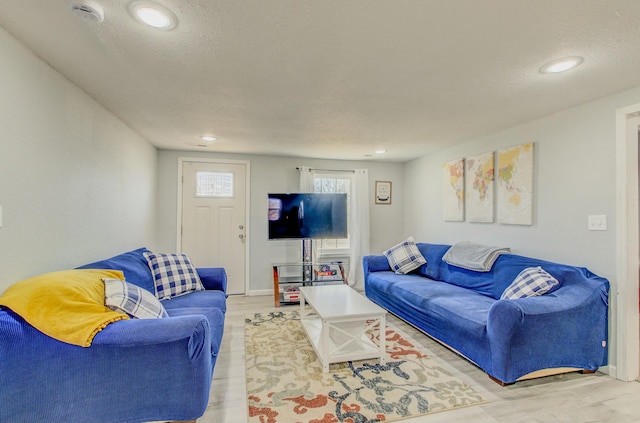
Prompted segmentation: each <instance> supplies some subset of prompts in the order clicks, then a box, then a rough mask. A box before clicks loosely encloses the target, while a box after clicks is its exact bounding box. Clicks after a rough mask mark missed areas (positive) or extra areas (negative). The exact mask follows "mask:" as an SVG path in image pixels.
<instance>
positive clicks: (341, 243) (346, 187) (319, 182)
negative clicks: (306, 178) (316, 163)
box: [313, 173, 351, 254]
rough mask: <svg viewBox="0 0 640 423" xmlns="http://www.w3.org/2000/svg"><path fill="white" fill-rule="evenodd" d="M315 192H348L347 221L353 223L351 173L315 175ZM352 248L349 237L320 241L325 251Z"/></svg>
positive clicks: (337, 251)
mask: <svg viewBox="0 0 640 423" xmlns="http://www.w3.org/2000/svg"><path fill="white" fill-rule="evenodd" d="M313 192H322V193H329V194H333V193H346V194H347V221H348V222H349V226H350V225H351V207H350V205H349V203H350V197H351V174H343V173H338V174H336V173H332V174H320V173H314V175H313ZM350 248H351V244H350V241H349V238H348V237H347V238H341V239H323V240H322V242H321V243H320V249H321V250H323V251H324V253H329V254H332V253H346V252H347V251H348V250H349V249H350Z"/></svg>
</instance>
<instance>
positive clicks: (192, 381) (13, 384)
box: [0, 311, 213, 423]
mask: <svg viewBox="0 0 640 423" xmlns="http://www.w3.org/2000/svg"><path fill="white" fill-rule="evenodd" d="M0 356H2V357H3V360H0V386H2V389H0V403H1V404H2V407H0V421H7V422H9V421H16V422H18V421H25V422H26V421H49V422H63V421H67V422H70V421H87V422H95V423H102V422H104V423H108V422H114V421H128V422H148V421H168V420H177V421H180V420H193V419H197V418H199V417H200V416H202V414H204V411H205V410H206V407H207V404H208V401H209V393H210V388H211V376H212V372H213V366H212V360H213V359H212V356H211V334H210V331H209V323H208V321H207V319H206V317H205V316H201V315H193V316H181V317H169V318H164V319H145V320H138V319H131V320H123V321H118V322H115V323H112V324H110V325H108V326H107V327H105V328H104V329H103V330H102V331H100V332H99V333H98V334H97V335H96V336H95V338H94V340H93V343H92V345H91V346H90V347H88V348H83V347H79V346H76V345H70V344H66V343H64V342H60V341H57V340H55V339H53V338H50V337H48V336H46V335H44V334H42V333H41V332H39V331H37V330H36V329H34V328H33V327H32V326H30V325H29V324H28V323H26V322H25V321H24V320H22V319H21V318H20V317H19V316H17V315H15V314H13V313H11V312H10V311H0ZM167 393H170V395H168V394H167ZM63 405H64V406H63Z"/></svg>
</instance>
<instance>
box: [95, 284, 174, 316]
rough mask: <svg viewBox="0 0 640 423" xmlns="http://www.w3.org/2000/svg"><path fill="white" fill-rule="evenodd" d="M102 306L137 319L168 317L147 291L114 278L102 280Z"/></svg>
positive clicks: (158, 302) (156, 300)
mask: <svg viewBox="0 0 640 423" xmlns="http://www.w3.org/2000/svg"><path fill="white" fill-rule="evenodd" d="M102 280H103V281H104V305H105V306H107V307H109V308H110V309H111V310H114V311H119V312H121V313H126V314H128V315H129V316H131V317H135V318H137V319H158V318H161V317H169V315H168V314H167V311H166V310H165V309H164V307H163V306H162V304H160V301H158V299H157V298H156V297H154V296H153V294H152V293H150V292H149V291H147V290H145V289H142V288H140V287H139V286H136V285H134V284H132V283H129V282H127V281H123V280H121V279H115V278H103V279H102Z"/></svg>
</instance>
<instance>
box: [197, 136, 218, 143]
mask: <svg viewBox="0 0 640 423" xmlns="http://www.w3.org/2000/svg"><path fill="white" fill-rule="evenodd" d="M200 139H201V140H202V141H208V142H213V141H215V140H217V138H216V137H214V136H213V135H203V136H201V137H200Z"/></svg>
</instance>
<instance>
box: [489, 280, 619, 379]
mask: <svg viewBox="0 0 640 423" xmlns="http://www.w3.org/2000/svg"><path fill="white" fill-rule="evenodd" d="M487 334H488V337H489V343H490V347H491V359H492V360H491V361H492V369H491V372H489V373H490V374H491V375H492V376H493V377H495V378H497V379H499V380H501V381H502V382H506V383H510V382H514V381H515V380H517V379H518V378H520V377H522V376H524V375H526V374H528V373H530V372H533V371H536V370H539V369H544V368H554V367H577V368H583V369H589V370H597V369H598V367H600V366H603V365H606V364H607V336H608V291H607V289H606V287H605V286H601V287H598V288H596V289H594V287H593V286H592V285H591V286H590V284H588V283H585V284H584V285H582V286H581V285H578V284H574V285H571V286H566V287H561V288H559V289H558V290H557V291H555V292H553V293H551V294H547V295H543V296H539V297H532V298H522V299H518V300H498V301H496V302H495V303H494V304H493V305H492V306H491V309H490V310H489V316H488V320H487ZM523 357H526V358H527V359H524V360H523V359H522V358H523ZM516 360H519V362H514V361H516Z"/></svg>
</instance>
